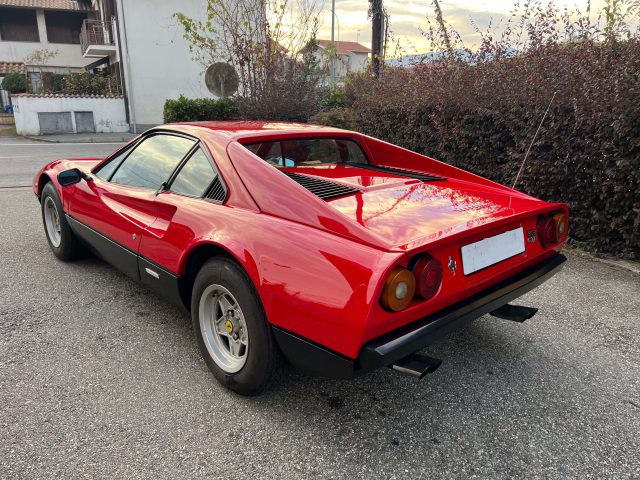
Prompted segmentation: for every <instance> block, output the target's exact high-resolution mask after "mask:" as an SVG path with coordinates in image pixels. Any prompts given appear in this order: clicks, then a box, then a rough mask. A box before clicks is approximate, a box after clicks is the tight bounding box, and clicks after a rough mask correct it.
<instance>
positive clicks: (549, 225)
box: [537, 212, 569, 248]
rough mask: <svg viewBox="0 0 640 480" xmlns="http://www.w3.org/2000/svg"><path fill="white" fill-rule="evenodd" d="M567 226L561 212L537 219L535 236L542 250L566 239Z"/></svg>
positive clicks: (565, 217)
mask: <svg viewBox="0 0 640 480" xmlns="http://www.w3.org/2000/svg"><path fill="white" fill-rule="evenodd" d="M568 232H569V224H568V221H567V215H566V214H565V213H563V212H551V213H550V214H548V215H540V216H539V217H538V227H537V235H538V241H539V242H540V245H542V247H543V248H546V247H549V246H551V245H554V244H556V243H558V242H560V241H562V240H564V239H566V238H567V234H568Z"/></svg>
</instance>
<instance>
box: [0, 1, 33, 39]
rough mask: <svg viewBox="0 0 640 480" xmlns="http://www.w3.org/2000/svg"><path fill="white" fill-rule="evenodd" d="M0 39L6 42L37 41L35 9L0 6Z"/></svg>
mask: <svg viewBox="0 0 640 480" xmlns="http://www.w3.org/2000/svg"><path fill="white" fill-rule="evenodd" d="M0 39H2V40H4V41H7V42H39V41H40V35H39V34H38V20H37V19H36V11H35V10H29V9H26V8H0Z"/></svg>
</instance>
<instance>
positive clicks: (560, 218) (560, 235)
mask: <svg viewBox="0 0 640 480" xmlns="http://www.w3.org/2000/svg"><path fill="white" fill-rule="evenodd" d="M553 219H554V220H555V222H556V240H558V241H560V240H562V239H564V238H565V237H566V236H567V234H568V233H569V224H568V222H567V216H566V215H565V214H564V213H556V214H555V215H554V216H553Z"/></svg>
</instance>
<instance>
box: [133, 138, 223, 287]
mask: <svg viewBox="0 0 640 480" xmlns="http://www.w3.org/2000/svg"><path fill="white" fill-rule="evenodd" d="M226 193H227V190H226V186H225V184H224V183H223V181H222V178H221V177H220V175H219V173H218V170H217V168H216V166H215V163H214V161H213V158H212V157H211V156H210V154H209V152H208V150H207V149H206V147H204V146H202V145H199V146H197V147H196V148H194V149H193V150H192V151H191V152H190V153H189V155H188V157H187V158H186V160H185V161H184V162H183V164H181V165H180V167H179V169H178V171H177V172H176V173H175V175H173V176H172V178H171V180H170V182H169V183H168V185H167V187H166V189H165V190H164V191H162V192H161V193H159V194H158V196H157V197H156V207H157V215H158V216H157V218H156V220H155V222H154V223H153V224H152V225H151V226H150V227H149V228H148V229H146V230H145V231H144V232H143V235H142V240H141V243H140V251H139V252H140V259H139V268H140V277H141V279H142V282H143V283H144V284H145V285H147V286H149V287H151V288H155V289H156V290H160V291H162V292H163V294H164V295H166V296H169V297H173V298H174V299H175V297H176V296H177V295H178V290H177V271H178V263H179V261H180V258H181V256H182V254H183V252H184V251H185V250H186V249H188V248H189V246H190V245H192V244H193V242H194V241H195V240H197V239H198V238H202V237H204V236H207V235H209V234H210V232H211V231H212V230H213V231H215V229H216V227H217V223H216V222H217V221H218V220H217V218H216V215H215V212H216V209H217V208H225V207H223V206H222V205H221V204H222V203H223V202H224V200H225V198H226ZM216 204H217V205H216Z"/></svg>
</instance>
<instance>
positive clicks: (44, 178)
mask: <svg viewBox="0 0 640 480" xmlns="http://www.w3.org/2000/svg"><path fill="white" fill-rule="evenodd" d="M49 182H51V183H53V186H54V187H55V183H54V182H53V180H52V178H51V176H50V175H49V174H48V173H45V172H43V173H41V174H40V176H39V177H38V183H37V185H36V195H37V196H38V198H40V197H41V196H42V189H43V188H44V186H45V185H46V184H47V183H49ZM56 190H57V189H56ZM58 195H59V193H58Z"/></svg>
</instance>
